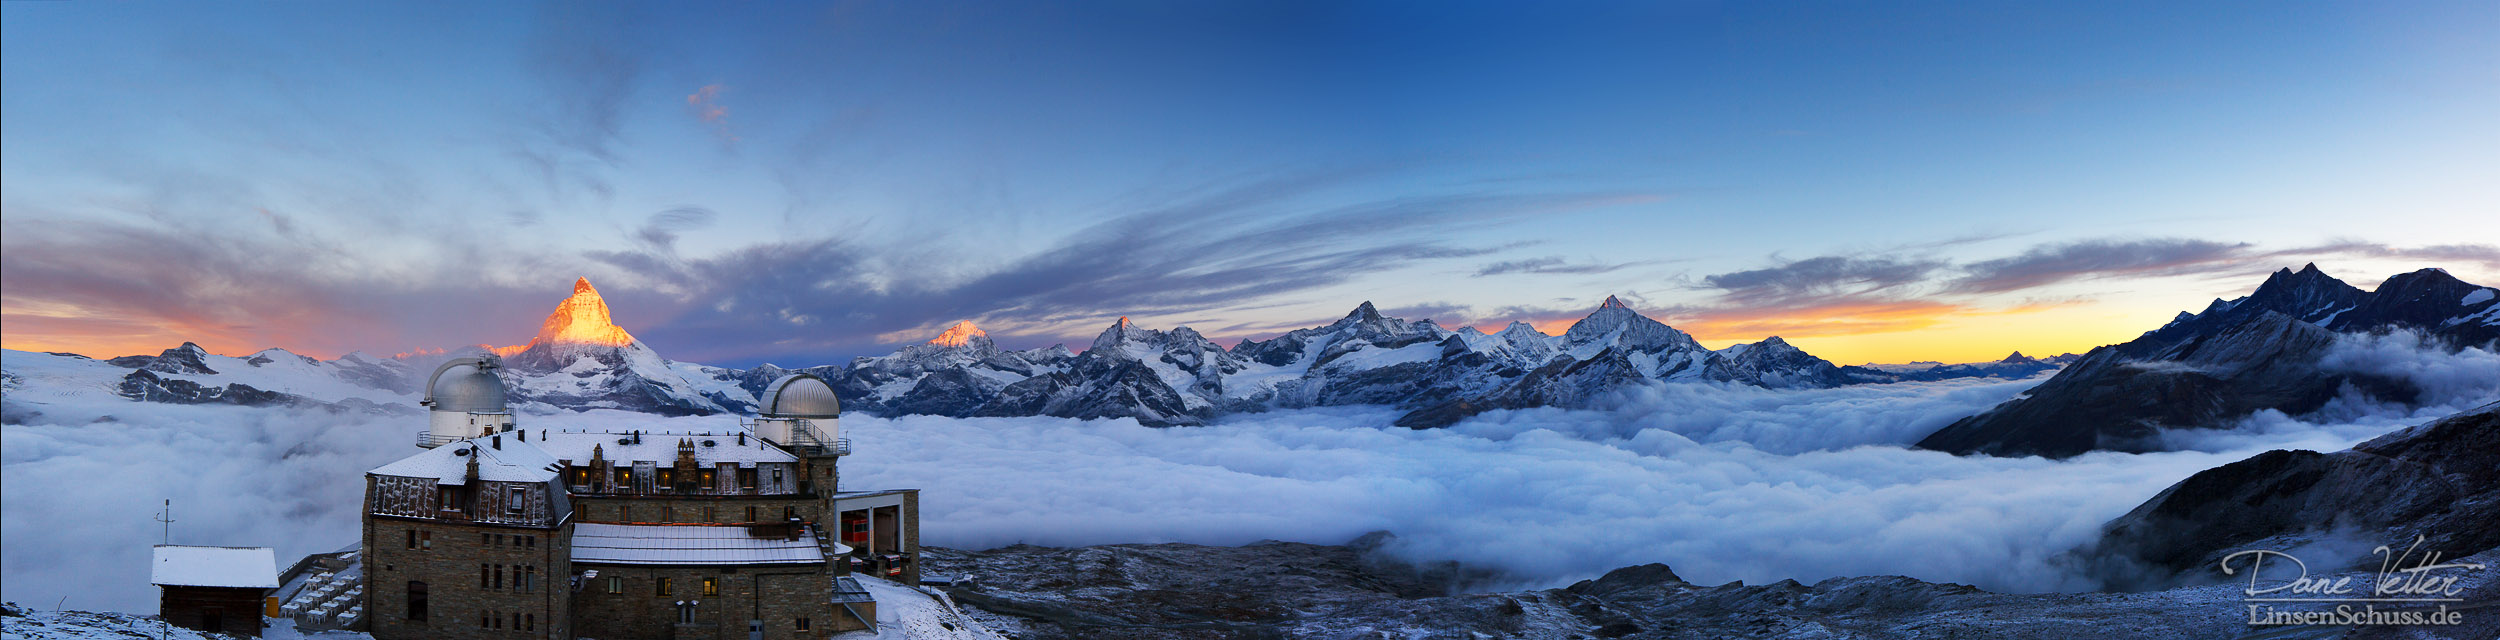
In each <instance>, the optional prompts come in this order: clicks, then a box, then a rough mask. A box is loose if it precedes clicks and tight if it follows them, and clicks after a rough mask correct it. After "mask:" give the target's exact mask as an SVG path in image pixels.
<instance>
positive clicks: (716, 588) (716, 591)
mask: <svg viewBox="0 0 2500 640" xmlns="http://www.w3.org/2000/svg"><path fill="white" fill-rule="evenodd" d="M703 595H707V596H717V595H720V579H719V578H704V579H703Z"/></svg>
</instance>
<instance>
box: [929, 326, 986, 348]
mask: <svg viewBox="0 0 2500 640" xmlns="http://www.w3.org/2000/svg"><path fill="white" fill-rule="evenodd" d="M989 337H990V334H989V333H988V332H985V331H982V330H981V327H978V326H974V325H973V324H972V321H971V320H964V321H959V322H956V323H955V326H951V327H947V328H946V332H945V333H940V334H938V337H935V338H931V339H929V344H934V345H938V346H941V347H960V346H964V345H967V344H971V343H972V341H973V339H974V338H979V339H982V340H988V339H989Z"/></svg>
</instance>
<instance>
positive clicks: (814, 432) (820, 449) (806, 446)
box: [790, 421, 851, 456]
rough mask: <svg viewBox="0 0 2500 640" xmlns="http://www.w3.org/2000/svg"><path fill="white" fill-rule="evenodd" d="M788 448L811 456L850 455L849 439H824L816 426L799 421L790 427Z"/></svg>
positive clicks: (823, 433)
mask: <svg viewBox="0 0 2500 640" xmlns="http://www.w3.org/2000/svg"><path fill="white" fill-rule="evenodd" d="M790 448H792V449H797V450H799V452H800V453H804V454H807V455H811V456H823V455H835V456H847V455H851V439H850V438H826V437H825V432H824V431H821V430H818V429H817V428H816V425H814V424H809V423H807V422H805V421H801V422H799V423H798V424H795V425H791V428H790Z"/></svg>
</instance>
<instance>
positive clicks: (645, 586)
mask: <svg viewBox="0 0 2500 640" xmlns="http://www.w3.org/2000/svg"><path fill="white" fill-rule="evenodd" d="M580 568H581V569H583V570H586V571H588V570H595V571H598V572H599V575H598V577H596V578H592V579H590V580H588V581H587V582H586V583H585V584H584V585H583V588H582V590H581V592H580V593H578V594H576V595H575V596H574V598H573V607H574V613H575V615H576V617H577V619H579V620H580V621H581V624H580V627H579V628H578V629H576V634H577V635H579V636H582V637H588V638H599V639H600V640H690V639H706V638H709V639H717V640H745V639H746V638H747V624H748V622H749V621H761V623H762V625H763V631H764V638H766V639H767V640H796V639H801V638H808V639H814V638H824V637H828V636H830V635H832V634H834V633H836V632H841V631H850V630H857V629H865V628H867V625H865V624H862V623H861V622H860V621H859V620H857V619H854V618H852V617H850V614H849V613H846V612H843V611H842V610H841V608H840V607H839V606H838V605H835V604H833V603H832V601H831V598H830V595H831V591H832V577H831V576H829V575H827V574H826V572H825V567H824V565H819V564H808V565H752V566H736V567H723V566H700V567H681V566H650V565H606V564H599V565H593V564H584V565H581V566H580ZM662 578H666V579H668V582H669V584H668V589H667V590H666V591H662V590H661V588H660V587H661V585H660V580H661V579H662ZM706 579H709V580H711V581H713V582H712V585H713V588H714V589H716V591H715V592H714V593H711V594H708V595H707V594H705V593H704V580H706ZM855 606H858V607H860V611H861V612H862V613H863V614H864V615H867V616H869V617H871V618H873V617H875V616H876V613H875V611H874V610H873V608H872V607H873V606H874V605H855ZM681 607H683V608H684V609H686V613H685V615H686V617H687V618H688V619H690V620H691V622H680V618H679V611H680V608H681ZM802 618H804V619H806V620H807V621H808V628H807V629H805V630H801V629H799V627H798V621H799V620H800V619H802Z"/></svg>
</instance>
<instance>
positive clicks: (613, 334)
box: [530, 278, 634, 347]
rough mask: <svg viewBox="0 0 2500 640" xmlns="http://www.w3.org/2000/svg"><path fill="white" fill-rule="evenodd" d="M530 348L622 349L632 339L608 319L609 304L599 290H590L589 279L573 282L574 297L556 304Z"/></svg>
mask: <svg viewBox="0 0 2500 640" xmlns="http://www.w3.org/2000/svg"><path fill="white" fill-rule="evenodd" d="M530 342H531V343H532V344H548V345H599V346H609V347H622V346H627V345H631V344H633V343H634V336H633V335H632V334H628V333H626V332H625V329H624V328H623V327H618V326H616V323H615V322H613V321H611V320H610V319H609V317H608V301H607V300H606V299H604V298H601V297H600V296H599V290H598V289H597V288H595V287H592V286H590V279H589V278H580V279H576V280H574V281H573V295H572V296H571V297H567V298H565V299H564V302H561V303H558V304H556V310H555V312H554V313H549V314H547V321H546V322H544V323H540V324H539V325H538V336H537V337H536V338H534V339H532V340H531V341H530Z"/></svg>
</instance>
